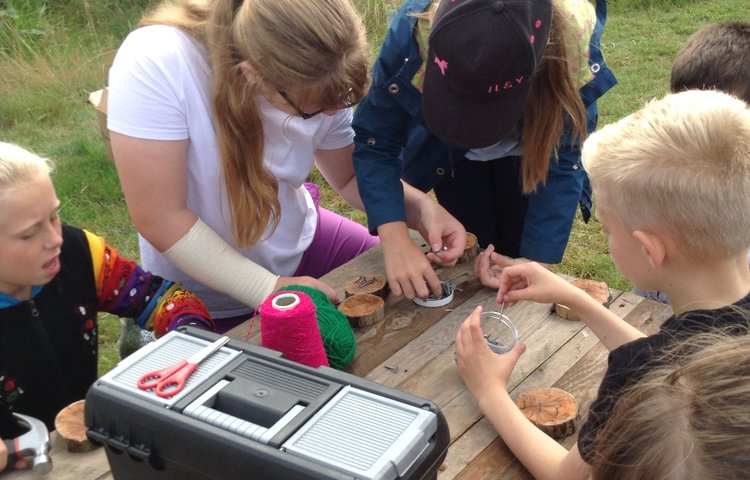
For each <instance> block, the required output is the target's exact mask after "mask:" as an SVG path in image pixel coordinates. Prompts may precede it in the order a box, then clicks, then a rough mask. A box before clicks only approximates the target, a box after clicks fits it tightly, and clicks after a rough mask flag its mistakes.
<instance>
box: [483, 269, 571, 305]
mask: <svg viewBox="0 0 750 480" xmlns="http://www.w3.org/2000/svg"><path fill="white" fill-rule="evenodd" d="M498 283H499V286H498V292H497V303H503V301H506V302H508V306H512V305H514V304H516V303H517V302H519V301H521V300H532V301H534V302H539V303H563V304H567V303H568V300H570V299H571V298H572V297H573V296H575V294H576V293H578V292H577V289H576V287H574V286H573V285H571V284H570V282H568V281H567V280H565V279H564V278H562V277H560V276H558V275H556V274H555V273H553V272H552V271H550V270H548V269H546V268H545V267H543V266H542V265H539V264H538V263H536V262H526V263H522V264H518V265H513V266H509V267H505V268H504V269H503V271H502V274H501V275H500V278H499V282H498Z"/></svg>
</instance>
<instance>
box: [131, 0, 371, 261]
mask: <svg viewBox="0 0 750 480" xmlns="http://www.w3.org/2000/svg"><path fill="white" fill-rule="evenodd" d="M154 24H167V25H174V26H177V27H179V28H181V29H183V30H184V31H186V32H188V33H189V34H191V35H192V36H194V37H195V38H196V39H198V40H199V41H201V42H202V43H203V44H204V45H205V46H206V50H207V52H208V56H209V59H210V63H211V69H212V75H213V77H212V103H213V110H214V117H215V119H214V123H215V126H216V132H217V137H218V145H219V151H220V157H221V165H222V172H223V175H224V182H225V184H226V187H227V193H228V196H229V206H230V209H231V217H232V227H233V232H234V236H235V239H236V240H237V242H238V244H239V245H241V246H244V247H250V246H252V245H253V244H255V243H256V242H257V241H258V240H259V239H260V238H261V236H262V235H263V232H264V231H265V229H266V227H267V226H268V225H269V224H270V225H271V229H274V228H275V227H276V225H278V222H279V218H280V215H281V211H280V209H281V206H280V204H279V200H278V184H277V182H276V178H275V177H274V176H273V175H272V174H271V172H269V171H268V170H267V169H266V168H265V166H264V164H263V152H264V142H263V122H262V119H261V116H260V112H259V110H258V107H257V106H256V105H255V102H254V101H253V96H254V95H258V94H263V93H273V92H276V91H285V90H290V91H295V92H300V93H301V94H302V95H303V97H310V98H313V97H314V98H316V99H318V100H319V102H320V107H321V108H324V109H333V108H335V109H338V108H342V107H344V106H348V105H353V104H355V103H356V102H357V101H359V100H360V99H361V98H362V97H363V96H364V94H365V91H366V89H367V86H368V78H369V77H368V69H369V56H368V55H369V54H368V47H367V43H366V40H365V36H364V29H363V27H362V22H361V19H360V18H359V16H358V15H357V13H356V11H355V10H354V8H353V7H352V5H351V4H350V3H349V2H348V1H347V0H315V1H309V0H244V1H243V0H215V1H211V0H182V1H180V2H169V3H165V4H162V5H161V6H159V7H158V8H157V9H156V10H155V11H154V12H153V13H151V14H150V15H148V16H147V17H145V18H144V19H143V20H142V21H141V25H154ZM245 61H246V62H248V63H249V64H250V65H251V66H252V67H253V69H254V70H255V72H256V73H257V76H256V77H257V79H256V80H255V81H252V80H249V79H248V77H247V76H246V75H244V74H243V73H242V70H241V68H240V64H241V63H242V62H245Z"/></svg>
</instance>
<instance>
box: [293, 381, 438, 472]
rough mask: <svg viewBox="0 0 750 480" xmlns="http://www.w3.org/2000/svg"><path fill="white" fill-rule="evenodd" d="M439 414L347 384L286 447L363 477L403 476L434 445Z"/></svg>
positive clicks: (301, 454) (311, 458)
mask: <svg viewBox="0 0 750 480" xmlns="http://www.w3.org/2000/svg"><path fill="white" fill-rule="evenodd" d="M436 430H437V415H435V413H433V412H431V411H429V410H426V409H422V408H418V407H415V406H412V405H407V404H405V403H402V402H397V401H395V400H392V399H390V398H387V397H384V396H380V395H376V394H373V393H370V392H367V391H364V390H360V389H357V388H353V387H351V386H346V387H344V388H343V389H342V390H341V391H340V392H339V393H338V394H337V395H336V396H335V397H334V398H332V399H331V401H329V402H328V403H327V404H326V405H325V406H324V407H323V408H321V409H320V410H319V411H318V412H317V413H316V414H315V415H314V416H313V417H312V418H311V419H310V421H309V422H307V423H306V424H305V425H304V426H303V427H302V428H300V430H298V431H297V432H295V434H294V435H292V436H291V437H290V438H289V440H287V441H286V442H285V443H284V444H283V445H282V449H283V450H286V451H287V452H288V453H290V454H292V455H296V456H299V457H303V458H306V459H309V460H312V461H314V462H316V463H320V464H324V465H327V466H329V467H331V468H334V469H336V470H339V471H341V472H344V473H347V474H351V475H353V476H354V477H356V478H360V479H372V480H393V479H396V478H399V477H400V476H402V475H403V474H404V473H405V472H406V471H407V470H408V469H409V467H410V466H411V465H412V464H413V463H414V462H415V461H416V460H417V459H418V458H419V456H420V454H421V453H422V452H423V451H424V450H425V449H427V448H428V446H429V441H430V438H432V436H433V435H434V434H435V432H436Z"/></svg>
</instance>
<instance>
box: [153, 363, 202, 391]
mask: <svg viewBox="0 0 750 480" xmlns="http://www.w3.org/2000/svg"><path fill="white" fill-rule="evenodd" d="M180 363H181V364H182V365H181V368H179V369H178V370H176V371H174V372H173V373H172V374H171V375H169V376H167V377H165V378H164V379H163V380H162V381H160V382H159V384H158V385H157V386H156V389H155V390H154V391H155V392H156V394H157V395H158V396H160V397H162V398H169V397H173V396H175V395H177V394H178V393H180V392H181V391H182V389H183V388H185V384H186V383H187V380H188V377H189V376H190V375H192V374H193V372H194V371H195V369H196V368H198V364H197V363H190V362H188V361H187V360H183V361H182V362H180Z"/></svg>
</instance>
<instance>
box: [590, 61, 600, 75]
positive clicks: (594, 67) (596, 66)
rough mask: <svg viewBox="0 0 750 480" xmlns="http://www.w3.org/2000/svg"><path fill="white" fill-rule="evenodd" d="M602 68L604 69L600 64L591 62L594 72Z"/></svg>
mask: <svg viewBox="0 0 750 480" xmlns="http://www.w3.org/2000/svg"><path fill="white" fill-rule="evenodd" d="M601 69H602V66H601V65H599V64H598V63H592V64H591V71H592V72H593V73H599V70H601Z"/></svg>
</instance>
